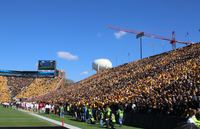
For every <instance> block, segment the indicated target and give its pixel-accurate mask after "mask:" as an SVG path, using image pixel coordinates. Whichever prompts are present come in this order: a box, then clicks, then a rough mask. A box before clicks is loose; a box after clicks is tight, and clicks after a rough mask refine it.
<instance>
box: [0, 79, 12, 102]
mask: <svg viewBox="0 0 200 129" xmlns="http://www.w3.org/2000/svg"><path fill="white" fill-rule="evenodd" d="M0 91H1V92H0V103H1V102H10V94H9V91H8V88H7V79H6V77H2V76H0Z"/></svg>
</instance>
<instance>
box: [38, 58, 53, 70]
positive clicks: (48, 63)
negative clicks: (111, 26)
mask: <svg viewBox="0 0 200 129" xmlns="http://www.w3.org/2000/svg"><path fill="white" fill-rule="evenodd" d="M38 70H56V61H55V60H39V61H38Z"/></svg>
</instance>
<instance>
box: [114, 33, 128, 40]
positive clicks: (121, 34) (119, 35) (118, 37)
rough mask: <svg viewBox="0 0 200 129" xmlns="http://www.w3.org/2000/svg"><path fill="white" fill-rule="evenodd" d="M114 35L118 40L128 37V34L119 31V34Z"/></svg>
mask: <svg viewBox="0 0 200 129" xmlns="http://www.w3.org/2000/svg"><path fill="white" fill-rule="evenodd" d="M114 35H115V37H116V38H117V39H120V38H122V37H123V36H124V35H126V32H124V31H118V32H115V33H114Z"/></svg>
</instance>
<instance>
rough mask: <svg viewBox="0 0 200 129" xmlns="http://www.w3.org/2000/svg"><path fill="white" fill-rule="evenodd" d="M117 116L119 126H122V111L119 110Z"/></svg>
mask: <svg viewBox="0 0 200 129" xmlns="http://www.w3.org/2000/svg"><path fill="white" fill-rule="evenodd" d="M117 115H118V122H119V125H120V126H122V124H123V117H124V111H123V110H122V109H120V108H119V109H118V111H117Z"/></svg>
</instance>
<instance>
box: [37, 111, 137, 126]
mask: <svg viewBox="0 0 200 129" xmlns="http://www.w3.org/2000/svg"><path fill="white" fill-rule="evenodd" d="M40 115H42V116H45V117H48V118H51V119H54V120H57V121H62V119H63V118H60V117H58V116H57V115H54V114H49V115H47V114H40ZM64 122H65V123H67V124H70V125H73V126H76V127H80V128H82V129H102V128H101V127H100V124H95V125H90V124H87V123H85V122H80V121H77V120H75V119H74V118H72V117H71V116H68V115H65V118H64ZM115 128H116V129H141V128H136V127H130V126H122V127H119V125H117V124H116V125H115Z"/></svg>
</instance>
